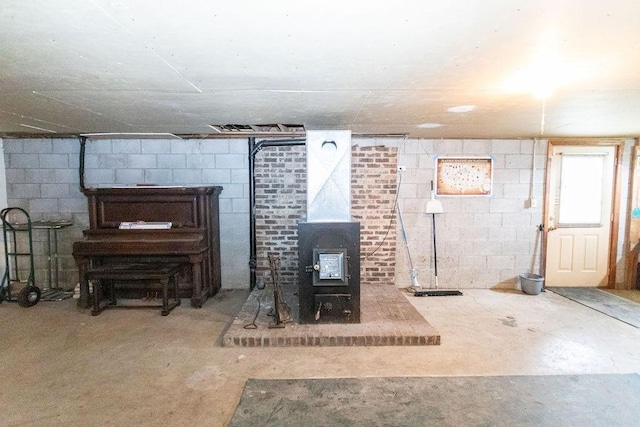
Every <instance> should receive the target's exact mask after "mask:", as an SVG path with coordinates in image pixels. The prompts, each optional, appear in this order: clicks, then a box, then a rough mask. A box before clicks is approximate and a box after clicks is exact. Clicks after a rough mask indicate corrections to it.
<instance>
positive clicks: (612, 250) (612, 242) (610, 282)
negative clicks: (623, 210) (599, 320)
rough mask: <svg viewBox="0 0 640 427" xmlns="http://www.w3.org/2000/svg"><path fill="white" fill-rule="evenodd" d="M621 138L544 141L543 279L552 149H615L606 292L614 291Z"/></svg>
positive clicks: (620, 188) (555, 139)
mask: <svg viewBox="0 0 640 427" xmlns="http://www.w3.org/2000/svg"><path fill="white" fill-rule="evenodd" d="M624 143H625V140H624V139H623V138H550V139H549V140H548V141H547V161H546V163H545V169H546V170H545V182H544V207H543V210H542V226H543V230H544V232H543V233H542V251H541V259H540V263H541V265H542V271H544V274H545V275H546V272H547V230H548V229H549V205H550V203H549V185H550V178H551V167H550V166H551V158H552V157H553V156H552V155H551V153H552V152H553V147H554V146H558V145H581V146H591V147H598V146H607V147H611V146H613V147H615V158H614V165H613V168H614V171H613V189H612V193H611V197H612V198H613V200H612V201H611V233H610V235H609V267H608V273H607V286H606V287H607V288H609V289H614V288H615V287H616V270H617V268H616V266H617V262H616V261H617V258H618V233H619V230H618V229H619V227H620V194H621V191H622V168H621V167H620V165H621V164H622V156H623V154H624Z"/></svg>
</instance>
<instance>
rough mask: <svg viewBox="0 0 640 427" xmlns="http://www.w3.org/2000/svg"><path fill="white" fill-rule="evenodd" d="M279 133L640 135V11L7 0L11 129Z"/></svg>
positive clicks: (1, 61)
mask: <svg viewBox="0 0 640 427" xmlns="http://www.w3.org/2000/svg"><path fill="white" fill-rule="evenodd" d="M544 78H546V79H547V80H549V79H550V80H551V82H552V84H553V85H554V86H557V87H556V89H555V90H554V91H553V93H552V94H551V95H548V96H547V97H546V98H545V99H544V105H543V98H537V97H535V96H534V95H533V94H532V92H533V91H534V87H536V85H539V84H540V81H541V80H543V79H544ZM470 105H472V106H475V108H474V109H473V110H472V111H468V112H462V113H456V112H450V111H448V109H450V108H451V107H459V106H470ZM543 107H544V108H543ZM543 111H544V114H543ZM543 119H544V120H543ZM268 123H282V124H303V125H304V126H305V127H306V128H307V129H350V130H352V131H353V132H354V133H360V134H406V135H409V136H410V137H413V138H520V137H523V138H528V137H536V136H540V135H543V136H545V137H549V136H626V137H636V136H640V1H638V0H608V1H602V0H535V1H533V0H439V1H430V0H422V1H402V0H397V1H377V0H370V1H364V0H363V1H357V2H356V1H347V0H342V1H333V0H323V1H294V0H269V1H257V0H255V1H250V0H233V1H214V0H200V1H198V0H182V1H175V0H174V1H169V0H154V1H151V0H46V1H42V0H2V1H1V2H0V135H4V136H9V135H14V136H15V135H18V136H24V135H28V134H40V135H42V134H53V133H58V134H83V133H99V132H113V133H164V132H168V133H174V134H198V135H200V134H211V133H215V131H214V130H213V129H212V128H211V127H209V125H210V124H219V125H225V124H268ZM430 124H438V125H440V126H439V127H431V125H430Z"/></svg>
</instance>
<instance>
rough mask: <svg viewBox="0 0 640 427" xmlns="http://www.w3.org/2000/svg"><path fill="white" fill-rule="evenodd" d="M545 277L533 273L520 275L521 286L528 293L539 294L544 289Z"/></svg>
mask: <svg viewBox="0 0 640 427" xmlns="http://www.w3.org/2000/svg"><path fill="white" fill-rule="evenodd" d="M543 284H544V277H542V276H539V275H537V274H532V273H524V274H521V275H520V288H521V289H522V292H524V293H525V294H528V295H538V294H539V293H540V291H542V285H543Z"/></svg>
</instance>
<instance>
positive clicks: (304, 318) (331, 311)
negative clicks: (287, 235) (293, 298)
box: [298, 222, 360, 323]
mask: <svg viewBox="0 0 640 427" xmlns="http://www.w3.org/2000/svg"><path fill="white" fill-rule="evenodd" d="M298 239H299V240H298V243H299V246H298V256H299V258H298V259H299V278H300V279H299V280H300V282H299V288H298V298H299V301H300V323H360V223H358V222H346V223H338V222H336V223H309V222H305V223H300V224H298Z"/></svg>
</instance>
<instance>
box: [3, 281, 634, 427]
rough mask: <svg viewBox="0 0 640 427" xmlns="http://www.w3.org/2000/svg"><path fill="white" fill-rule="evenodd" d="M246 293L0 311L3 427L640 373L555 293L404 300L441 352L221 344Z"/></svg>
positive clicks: (195, 415)
mask: <svg viewBox="0 0 640 427" xmlns="http://www.w3.org/2000/svg"><path fill="white" fill-rule="evenodd" d="M247 294H248V293H247V292H246V291H221V292H220V293H219V294H218V295H217V296H216V297H215V298H213V299H212V300H210V301H208V302H207V303H206V304H205V305H204V306H203V308H201V309H194V308H191V307H189V304H188V301H186V300H185V301H183V304H182V305H181V306H180V307H178V308H176V309H175V310H174V311H173V312H172V313H171V314H170V315H169V316H167V317H162V316H160V313H159V310H111V311H110V310H107V311H105V312H104V313H102V314H101V315H100V316H97V317H92V316H91V315H90V313H89V311H88V310H78V309H76V307H75V301H74V300H71V299H69V300H65V301H62V302H41V303H39V304H38V305H36V306H34V307H32V308H28V309H25V308H21V307H19V306H18V305H17V304H14V303H6V302H5V303H3V304H2V305H0V330H1V331H2V333H3V335H4V337H3V338H4V339H3V345H2V346H0V378H1V382H0V384H1V385H0V426H3V427H4V426H16V425H20V426H23V425H47V426H52V425H64V426H76V425H77V426H80V425H82V426H86V425H119V426H122V425H136V424H137V425H151V424H160V423H161V424H163V425H207V426H224V425H226V424H227V423H228V422H229V420H230V419H231V416H232V415H233V412H234V410H235V407H236V405H237V403H238V400H239V398H240V395H241V393H242V389H243V385H244V383H245V381H246V380H247V378H264V379H275V378H318V377H319V378H327V377H328V378H331V377H379V376H383V377H394V376H467V375H534V374H536V375H553V374H587V373H588V374H595V373H634V372H635V373H640V330H639V329H638V328H634V327H632V326H630V325H627V324H625V323H622V322H619V321H616V320H614V319H612V318H610V317H607V316H605V315H602V314H600V313H598V312H595V311H593V310H591V309H589V308H586V307H584V306H582V305H579V304H576V303H574V302H572V301H570V300H568V299H566V298H563V297H561V296H559V295H556V294H554V293H552V292H544V293H541V294H540V295H536V296H531V295H525V294H523V293H521V292H517V291H492V290H465V291H464V296H451V297H424V298H415V297H411V296H407V298H408V299H409V301H410V302H411V303H412V304H413V305H414V306H415V307H416V308H417V310H418V311H419V312H420V313H421V314H422V315H423V316H424V317H425V318H426V319H427V320H428V321H429V323H430V324H431V325H432V326H434V327H435V328H436V329H437V330H438V332H440V334H441V345H439V346H419V347H366V346H365V347H296V348H238V347H236V348H227V347H221V346H220V337H221V335H222V333H223V331H224V329H225V327H226V326H227V325H228V324H229V322H230V321H231V320H232V319H233V316H234V314H235V313H237V311H238V310H239V309H240V307H241V306H242V303H243V302H244V299H246V297H247ZM416 398H417V399H420V398H421V396H416Z"/></svg>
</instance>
